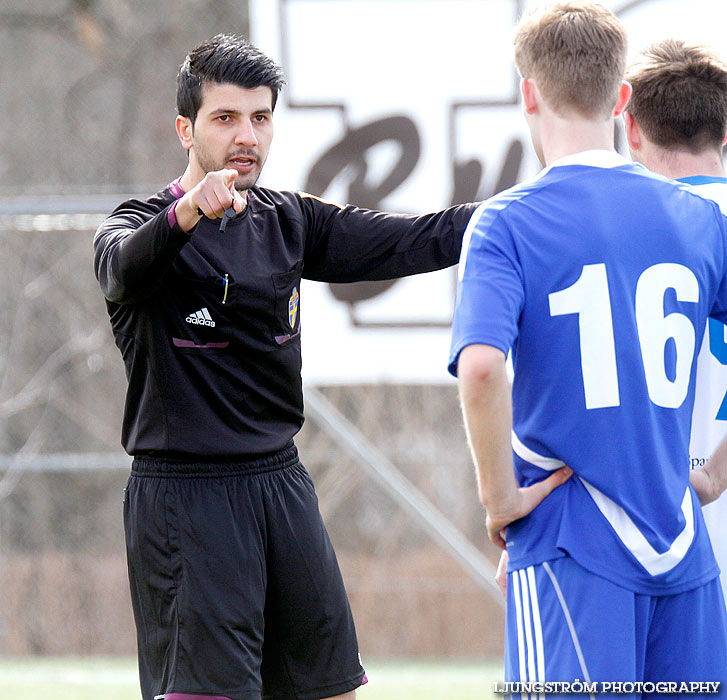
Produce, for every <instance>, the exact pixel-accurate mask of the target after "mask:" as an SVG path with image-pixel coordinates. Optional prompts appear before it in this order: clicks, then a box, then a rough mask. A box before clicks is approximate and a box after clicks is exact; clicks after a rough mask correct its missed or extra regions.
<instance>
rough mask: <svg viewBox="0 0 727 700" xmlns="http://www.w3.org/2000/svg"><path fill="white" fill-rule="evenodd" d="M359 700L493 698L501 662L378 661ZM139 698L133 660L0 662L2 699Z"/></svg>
mask: <svg viewBox="0 0 727 700" xmlns="http://www.w3.org/2000/svg"><path fill="white" fill-rule="evenodd" d="M367 672H368V675H369V679H370V682H369V683H368V685H366V686H364V687H363V688H361V690H360V691H359V693H358V700H492V699H493V698H500V697H501V696H495V695H494V694H493V692H492V684H493V682H494V681H499V680H502V667H501V665H500V664H499V663H487V662H483V663H452V662H443V661H431V662H419V661H416V662H388V661H387V662H379V663H370V664H367ZM98 698H103V699H104V700H140V694H139V690H138V683H137V677H136V662H135V661H134V660H133V659H107V658H84V659H79V658H74V657H68V658H65V657H60V658H31V659H27V658H22V659H2V660H0V700H98Z"/></svg>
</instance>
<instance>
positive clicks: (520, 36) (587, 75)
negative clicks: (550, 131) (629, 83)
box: [514, 0, 627, 118]
mask: <svg viewBox="0 0 727 700" xmlns="http://www.w3.org/2000/svg"><path fill="white" fill-rule="evenodd" d="M514 44H515V65H516V67H517V69H518V71H519V72H520V75H521V76H522V77H523V78H532V79H534V80H535V82H536V84H537V85H538V89H539V90H540V94H541V95H542V97H543V99H544V100H545V102H546V103H547V104H548V106H549V107H550V108H551V109H553V110H555V111H556V112H559V113H564V112H569V111H571V110H574V111H575V112H577V113H578V114H580V115H581V116H584V117H587V118H601V117H603V118H607V117H609V116H611V114H612V113H613V109H614V107H615V105H616V101H617V99H618V94H619V89H620V86H621V81H622V80H623V74H624V69H625V67H626V49H627V40H626V30H625V29H624V27H623V25H622V24H621V22H620V21H619V19H618V18H617V17H616V15H614V14H613V12H611V10H609V9H607V8H605V7H603V6H602V5H599V4H596V3H593V2H579V1H577V0H574V1H572V2H557V3H554V4H551V5H547V6H541V7H539V8H536V9H534V10H533V11H531V12H530V13H528V14H527V15H525V16H524V17H523V18H522V19H521V20H520V22H519V23H518V26H517V28H516V31H515V39H514Z"/></svg>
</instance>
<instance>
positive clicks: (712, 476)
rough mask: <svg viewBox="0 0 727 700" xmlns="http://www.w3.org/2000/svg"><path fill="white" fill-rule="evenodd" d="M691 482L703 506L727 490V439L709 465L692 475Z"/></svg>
mask: <svg viewBox="0 0 727 700" xmlns="http://www.w3.org/2000/svg"><path fill="white" fill-rule="evenodd" d="M690 480H691V482H692V486H694V488H695V490H696V492H697V495H698V496H699V501H700V503H701V504H702V505H703V506H704V505H707V504H708V503H711V502H712V501H715V500H716V499H717V498H719V497H720V495H721V494H722V492H723V491H725V489H727V437H725V438H724V439H723V440H722V442H720V444H719V445H718V446H717V449H716V450H715V451H714V453H713V454H712V456H711V457H710V458H709V460H708V461H707V463H706V464H705V465H704V466H703V467H700V468H699V469H695V470H694V471H693V472H692V473H691V474H690Z"/></svg>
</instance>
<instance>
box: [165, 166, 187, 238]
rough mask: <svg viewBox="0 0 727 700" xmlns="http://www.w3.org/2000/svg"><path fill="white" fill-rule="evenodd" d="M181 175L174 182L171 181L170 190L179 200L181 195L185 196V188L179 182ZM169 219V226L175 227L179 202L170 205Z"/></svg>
mask: <svg viewBox="0 0 727 700" xmlns="http://www.w3.org/2000/svg"><path fill="white" fill-rule="evenodd" d="M181 179H182V178H181V176H180V177H178V178H177V179H176V180H175V181H174V182H170V183H169V191H170V192H171V193H172V195H173V196H174V197H175V199H176V200H177V201H179V199H180V198H181V197H184V190H183V189H182V186H181V185H180V184H179V181H180V180H181ZM167 221H168V222H169V226H171V227H172V228H174V227H175V226H176V224H177V202H174V204H172V206H171V207H169V211H167Z"/></svg>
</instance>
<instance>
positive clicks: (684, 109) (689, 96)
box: [624, 39, 727, 595]
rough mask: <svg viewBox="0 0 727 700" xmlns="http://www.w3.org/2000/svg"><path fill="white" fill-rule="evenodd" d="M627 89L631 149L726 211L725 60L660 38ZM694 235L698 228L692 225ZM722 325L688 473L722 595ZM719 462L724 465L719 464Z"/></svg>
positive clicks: (711, 334)
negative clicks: (696, 488)
mask: <svg viewBox="0 0 727 700" xmlns="http://www.w3.org/2000/svg"><path fill="white" fill-rule="evenodd" d="M626 78H627V80H628V81H629V82H630V83H631V85H632V88H633V94H632V95H631V99H630V100H629V104H628V107H627V110H626V112H624V123H625V126H626V136H627V139H628V142H629V148H630V151H631V157H632V158H633V159H634V160H636V161H638V162H639V163H642V164H643V165H645V166H646V167H647V168H649V169H650V170H653V171H655V172H658V173H661V174H662V175H666V176H667V177H671V178H674V179H678V180H681V181H682V182H686V183H689V184H690V185H692V186H693V187H694V188H695V190H696V191H697V192H699V193H700V194H703V195H704V196H705V197H710V198H711V199H714V200H715V201H716V202H717V203H718V204H719V205H720V207H721V208H722V211H723V212H726V213H727V176H726V175H725V167H724V161H723V155H722V152H723V147H724V144H725V141H726V140H727V64H725V63H724V61H722V59H720V58H719V56H717V54H716V53H715V52H714V51H713V50H712V49H710V48H709V47H706V46H700V45H692V44H686V43H685V42H683V41H678V40H676V39H665V40H663V41H660V42H657V43H655V44H652V45H651V46H649V47H648V48H647V49H645V50H644V51H643V52H642V53H641V55H640V56H639V57H638V58H637V60H636V61H634V63H632V64H631V65H630V66H629V68H628V69H627V71H626ZM693 235H694V236H695V237H696V238H699V236H700V235H701V231H699V230H695V231H693ZM726 331H727V327H726V326H725V325H724V324H722V323H720V322H719V321H716V320H715V319H709V323H708V325H707V329H706V330H705V338H704V341H703V342H702V348H701V350H700V351H699V356H698V361H697V384H696V393H695V400H694V414H693V418H692V435H691V442H690V447H689V452H690V457H691V465H692V468H693V469H695V472H694V473H693V474H692V481H693V483H695V484H697V485H698V484H699V480H700V479H704V477H705V476H706V477H707V479H706V481H705V483H704V486H705V488H704V491H705V492H706V493H705V496H704V497H703V498H702V503H703V504H705V505H706V504H707V503H710V505H707V506H706V507H705V508H704V518H705V521H706V522H707V527H708V529H709V534H710V538H711V540H712V547H713V549H714V553H715V556H716V558H717V563H718V564H719V566H720V569H721V570H722V576H721V581H722V591H723V593H724V594H725V595H727V495H722V497H720V498H718V499H717V500H714V502H712V500H713V499H715V498H716V497H717V496H719V494H720V492H721V491H722V490H723V489H724V488H725V478H727V475H726V474H725V473H724V467H725V465H724V463H723V462H719V461H713V462H712V463H711V464H707V461H708V459H709V457H710V455H711V454H712V453H713V452H714V451H715V449H716V448H717V446H718V445H719V443H720V441H721V440H722V439H723V438H724V436H725V435H726V434H727V332H726ZM720 466H721V467H722V471H720V470H719V468H718V467H720ZM700 495H701V494H700Z"/></svg>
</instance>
